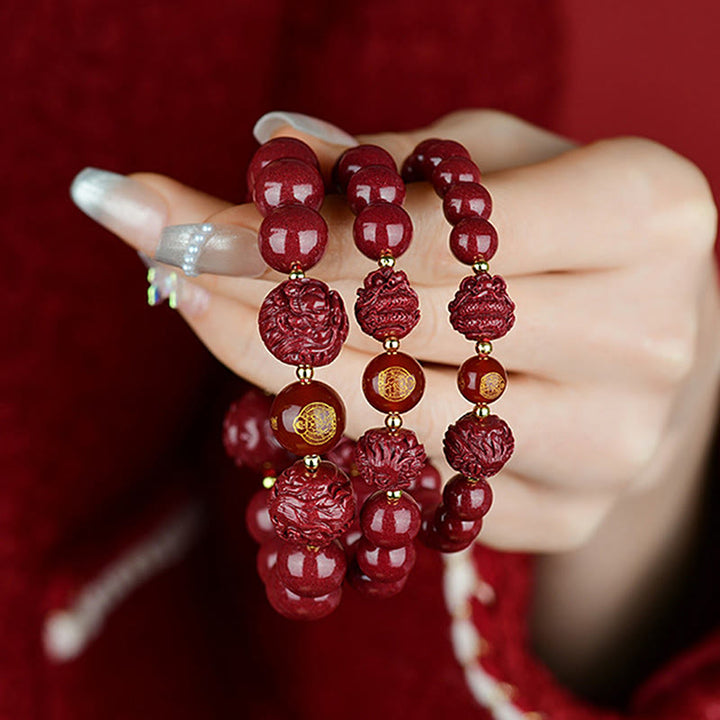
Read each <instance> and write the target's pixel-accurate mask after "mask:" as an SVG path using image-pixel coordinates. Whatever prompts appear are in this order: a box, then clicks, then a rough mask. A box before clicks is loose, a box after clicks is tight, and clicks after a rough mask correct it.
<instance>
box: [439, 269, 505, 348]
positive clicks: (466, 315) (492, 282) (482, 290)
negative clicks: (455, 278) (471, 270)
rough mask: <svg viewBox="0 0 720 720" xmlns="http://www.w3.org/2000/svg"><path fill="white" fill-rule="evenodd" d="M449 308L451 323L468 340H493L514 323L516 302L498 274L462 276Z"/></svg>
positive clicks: (503, 333)
mask: <svg viewBox="0 0 720 720" xmlns="http://www.w3.org/2000/svg"><path fill="white" fill-rule="evenodd" d="M448 310H449V311H450V324H451V325H452V326H453V327H454V328H455V330H457V331H458V332H459V333H460V334H461V335H464V336H465V337H466V338H467V339H468V340H495V339H496V338H499V337H502V336H503V335H505V334H506V333H507V332H508V331H509V330H510V328H511V327H512V326H513V325H514V324H515V303H514V302H513V301H512V300H511V299H510V298H509V296H508V294H507V285H506V284H505V280H504V279H503V278H502V277H500V275H493V276H491V275H489V274H488V273H480V274H478V275H471V276H469V277H466V278H464V279H463V281H462V282H461V283H460V287H459V288H458V291H457V292H456V293H455V297H454V298H453V299H452V301H451V302H450V304H449V305H448Z"/></svg>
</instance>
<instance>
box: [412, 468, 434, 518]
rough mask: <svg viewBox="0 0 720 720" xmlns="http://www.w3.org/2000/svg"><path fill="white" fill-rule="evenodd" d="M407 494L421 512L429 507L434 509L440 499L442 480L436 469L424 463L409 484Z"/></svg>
mask: <svg viewBox="0 0 720 720" xmlns="http://www.w3.org/2000/svg"><path fill="white" fill-rule="evenodd" d="M408 492H409V493H411V495H412V496H413V497H414V498H415V500H416V501H417V503H418V505H420V507H421V509H422V510H423V511H424V510H425V509H426V508H429V507H432V508H435V507H436V506H437V504H438V503H439V502H440V498H441V497H442V495H441V493H442V478H441V477H440V473H439V472H438V471H437V468H436V467H435V466H434V465H432V464H431V463H429V462H426V463H425V464H424V465H423V467H422V469H421V470H420V472H419V473H418V475H417V476H416V477H415V478H414V479H413V481H412V482H411V483H410V487H409V488H408Z"/></svg>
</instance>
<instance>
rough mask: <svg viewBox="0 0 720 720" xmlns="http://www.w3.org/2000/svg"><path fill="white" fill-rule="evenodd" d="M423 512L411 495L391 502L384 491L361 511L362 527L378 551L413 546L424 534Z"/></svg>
mask: <svg viewBox="0 0 720 720" xmlns="http://www.w3.org/2000/svg"><path fill="white" fill-rule="evenodd" d="M421 519H422V518H421V516H420V508H419V507H418V504H417V502H415V500H414V499H413V497H412V496H411V495H409V494H408V493H403V494H402V495H401V496H400V497H399V498H398V499H390V498H388V496H387V493H386V492H384V491H382V490H381V491H379V492H376V493H375V494H374V495H371V496H370V497H369V498H368V499H367V500H366V501H365V504H364V505H363V508H362V510H361V511H360V526H361V527H362V531H363V534H364V536H365V538H367V540H368V542H370V543H372V544H373V545H377V546H378V547H383V548H396V547H401V546H402V545H409V544H410V543H411V542H412V541H413V540H414V539H415V537H416V536H417V534H418V532H419V531H420V522H421Z"/></svg>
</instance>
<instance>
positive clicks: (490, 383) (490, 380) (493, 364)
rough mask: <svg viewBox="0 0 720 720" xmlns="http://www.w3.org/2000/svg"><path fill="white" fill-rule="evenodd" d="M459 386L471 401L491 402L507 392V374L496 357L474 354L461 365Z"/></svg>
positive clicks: (458, 375) (458, 379)
mask: <svg viewBox="0 0 720 720" xmlns="http://www.w3.org/2000/svg"><path fill="white" fill-rule="evenodd" d="M457 386H458V389H459V390H460V392H461V393H462V394H463V397H465V398H466V399H467V400H469V401H470V402H472V403H489V402H493V401H494V400H497V399H498V398H499V397H500V396H501V395H502V394H503V392H505V387H506V386H507V374H506V372H505V368H504V367H503V366H502V365H501V364H500V363H499V362H498V361H497V360H495V358H491V357H487V356H485V357H483V356H480V357H478V356H474V357H470V358H468V359H467V360H466V361H465V362H464V363H463V364H462V365H461V366H460V369H459V370H458V374H457Z"/></svg>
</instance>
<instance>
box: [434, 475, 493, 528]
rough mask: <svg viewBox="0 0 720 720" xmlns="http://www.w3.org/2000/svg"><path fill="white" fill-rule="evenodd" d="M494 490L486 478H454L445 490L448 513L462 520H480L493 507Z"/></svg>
mask: <svg viewBox="0 0 720 720" xmlns="http://www.w3.org/2000/svg"><path fill="white" fill-rule="evenodd" d="M492 499H493V496H492V490H491V489H490V485H488V483H487V481H486V480H485V479H484V478H480V479H478V480H469V479H468V478H466V477H465V476H464V475H455V476H453V477H452V478H451V479H450V480H449V481H448V483H447V484H446V485H445V488H444V489H443V504H444V505H445V507H446V508H447V510H448V512H449V513H451V514H452V515H454V516H455V517H457V518H460V519H461V520H480V519H482V518H483V517H484V516H485V515H486V514H487V511H488V510H489V509H490V506H491V505H492Z"/></svg>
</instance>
